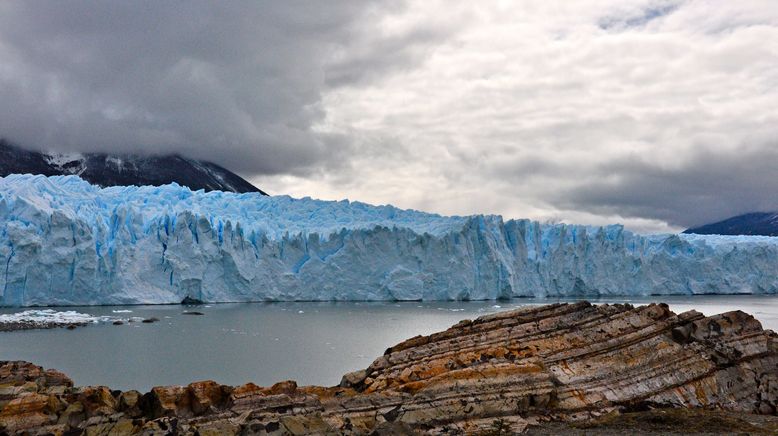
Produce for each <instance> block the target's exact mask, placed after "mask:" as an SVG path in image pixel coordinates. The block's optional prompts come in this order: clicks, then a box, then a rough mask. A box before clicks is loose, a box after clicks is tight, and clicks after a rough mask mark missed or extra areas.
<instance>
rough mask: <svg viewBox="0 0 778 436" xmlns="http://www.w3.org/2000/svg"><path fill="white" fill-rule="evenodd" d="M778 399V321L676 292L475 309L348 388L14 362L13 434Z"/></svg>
mask: <svg viewBox="0 0 778 436" xmlns="http://www.w3.org/2000/svg"><path fill="white" fill-rule="evenodd" d="M164 364H174V362H165V363H164ZM706 410H707V411H706ZM776 410H778V335H776V334H775V333H774V332H772V331H770V330H763V329H762V326H761V324H760V323H759V322H758V321H757V320H756V319H754V318H753V317H752V316H750V315H748V314H746V313H743V312H740V311H736V312H729V313H724V314H721V315H715V316H711V317H705V316H703V315H702V314H700V313H698V312H695V311H690V312H685V313H682V314H679V315H676V314H675V313H673V312H671V311H670V310H669V309H668V307H667V306H666V305H663V304H651V305H648V306H640V307H633V306H630V305H618V304H616V305H597V306H594V305H591V304H589V303H587V302H581V303H576V304H554V305H548V306H538V307H532V308H525V309H520V310H516V311H511V312H503V313H498V314H493V315H488V316H484V317H481V318H478V319H476V320H473V321H470V320H466V321H461V322H460V323H458V324H457V325H455V326H453V327H451V328H450V329H448V330H446V331H443V332H440V333H435V334H433V335H430V336H417V337H415V338H412V339H409V340H407V341H405V342H403V343H401V344H398V345H396V346H394V347H391V348H389V349H388V350H387V351H386V353H385V354H384V355H383V356H381V357H379V358H378V359H376V360H375V361H374V362H373V363H372V364H371V365H370V367H368V368H367V369H365V370H362V371H357V372H354V373H350V374H346V375H345V376H344V377H343V381H342V382H341V385H340V386H337V387H318V386H306V387H298V386H297V385H296V383H295V382H293V381H285V382H281V383H277V384H275V385H273V386H271V387H260V386H256V385H254V384H252V383H249V384H246V385H243V386H237V387H232V386H223V385H219V384H217V383H216V382H212V381H203V382H197V383H192V384H190V385H189V386H169V387H157V388H154V389H152V391H151V392H148V393H145V394H141V393H139V392H136V391H128V392H120V391H112V390H110V389H109V388H107V387H102V386H97V387H94V386H90V387H78V388H76V387H73V382H72V381H71V380H70V379H69V378H67V377H66V376H65V375H64V374H62V373H60V372H58V371H55V370H44V369H42V368H40V367H38V366H35V365H33V364H30V363H26V362H0V433H3V432H6V433H10V434H14V433H25V432H26V433H27V434H90V435H92V434H136V433H144V434H199V435H207V434H370V433H374V434H416V433H422V434H511V433H518V432H522V431H525V430H526V431H530V432H533V433H537V434H555V433H560V432H562V430H563V429H567V430H570V431H573V430H572V429H573V428H581V429H585V428H592V426H594V427H596V426H598V425H600V426H605V427H603V428H607V426H608V425H615V426H616V427H613V429H614V433H613V434H624V428H630V427H629V426H630V425H640V422H641V421H640V419H641V418H640V417H641V416H642V417H643V418H645V417H646V416H648V417H649V418H648V419H649V420H650V422H651V423H652V425H653V424H656V423H657V422H658V423H659V424H661V423H662V422H667V423H670V424H672V423H675V422H678V423H684V422H687V423H696V424H697V425H698V426H699V425H701V423H705V422H707V421H704V420H705V419H713V418H715V419H713V421H711V422H716V423H728V424H726V425H728V426H730V427H727V428H726V429H723V427H722V429H723V430H722V431H733V430H737V431H752V430H753V431H754V432H760V431H764V432H770V431H773V430H774V431H778V420H776V419H775V416H776ZM639 411H644V412H640V413H637V414H635V412H639ZM645 411H648V412H645ZM641 413H642V415H641ZM645 414H648V415H645ZM679 414H680V415H679ZM756 415H761V416H756ZM636 416H637V417H636ZM738 416H742V417H747V416H753V417H755V418H759V419H753V420H751V421H749V422H745V421H742V420H741V421H738V420H737V417H738ZM711 417H713V418H711ZM662 420H666V421H662ZM684 420H685V421H684ZM728 420H729V421H728ZM732 420H734V424H732V422H730V421H732ZM570 423H573V425H575V426H578V427H569V425H571V424H570ZM630 423H632V424H630ZM619 425H621V426H622V427H619ZM681 425H684V424H681ZM721 425H724V424H721ZM733 425H734V426H735V427H738V426H739V428H732V426H733ZM560 426H563V427H560ZM587 426H588V427H587ZM624 426H626V427H624ZM544 429H545V430H544ZM771 429H772V430H771ZM567 430H565V431H567ZM679 430H680V431H684V430H687V429H679ZM704 430H706V429H705V428H703V429H702V431H704ZM709 430H711V431H713V432H715V431H716V429H709ZM544 431H550V432H551V433H543V432H544ZM582 431H583V430H582Z"/></svg>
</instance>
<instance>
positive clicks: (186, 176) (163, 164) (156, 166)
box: [0, 139, 267, 195]
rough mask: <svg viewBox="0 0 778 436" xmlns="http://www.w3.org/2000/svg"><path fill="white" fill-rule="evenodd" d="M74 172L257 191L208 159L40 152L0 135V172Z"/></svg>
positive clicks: (104, 182) (126, 181) (93, 179)
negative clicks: (2, 137)
mask: <svg viewBox="0 0 778 436" xmlns="http://www.w3.org/2000/svg"><path fill="white" fill-rule="evenodd" d="M14 173H17V174H26V173H29V174H43V175H45V176H55V175H68V174H75V175H78V176H80V177H81V178H82V179H84V180H86V181H88V182H89V183H92V184H94V185H99V186H126V185H155V186H158V185H166V184H169V183H172V182H176V183H178V184H179V185H182V186H186V187H188V188H189V189H192V190H198V189H203V190H205V191H229V192H238V193H243V192H258V193H260V194H263V195H267V194H266V193H264V192H263V191H261V190H260V189H259V188H257V187H256V186H254V185H252V184H251V183H249V182H248V181H246V180H245V179H243V178H242V177H240V176H239V175H237V174H235V173H233V172H231V171H229V170H227V169H225V168H222V167H220V166H219V165H216V164H214V163H211V162H204V161H199V160H194V159H187V158H185V157H182V156H178V155H166V156H139V155H129V154H127V155H118V154H117V155H109V154H101V153H42V152H37V151H30V150H25V149H22V148H19V147H17V146H15V145H13V144H11V143H10V142H8V141H6V140H3V139H0V176H2V177H5V176H7V175H8V174H14Z"/></svg>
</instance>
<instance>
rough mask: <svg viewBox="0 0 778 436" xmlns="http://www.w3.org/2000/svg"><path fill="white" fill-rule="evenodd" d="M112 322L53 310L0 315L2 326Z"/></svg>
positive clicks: (109, 318)
mask: <svg viewBox="0 0 778 436" xmlns="http://www.w3.org/2000/svg"><path fill="white" fill-rule="evenodd" d="M112 320H113V318H111V317H107V316H94V315H89V314H86V313H80V312H76V311H73V310H68V311H63V312H60V311H56V310H53V309H33V310H25V311H23V312H17V313H9V314H3V315H0V324H8V323H16V322H23V323H32V324H39V325H42V326H43V325H51V324H56V325H67V324H91V323H98V322H108V321H112Z"/></svg>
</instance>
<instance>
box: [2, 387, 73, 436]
mask: <svg viewBox="0 0 778 436" xmlns="http://www.w3.org/2000/svg"><path fill="white" fill-rule="evenodd" d="M58 408H59V404H58V401H57V399H56V397H53V396H50V395H41V394H34V393H25V394H23V395H21V396H19V397H17V398H14V399H12V400H10V401H9V402H8V403H7V404H6V405H5V406H4V407H3V410H2V411H0V429H5V430H6V431H17V430H23V429H30V428H35V427H41V426H44V425H48V424H53V423H55V422H56V421H57V414H56V413H57V411H58V410H57V409H58Z"/></svg>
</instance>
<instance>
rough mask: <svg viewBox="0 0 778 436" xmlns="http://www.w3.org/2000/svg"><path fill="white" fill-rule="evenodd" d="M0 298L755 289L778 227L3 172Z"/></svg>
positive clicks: (764, 279) (71, 300) (53, 301)
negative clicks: (540, 219)
mask: <svg viewBox="0 0 778 436" xmlns="http://www.w3.org/2000/svg"><path fill="white" fill-rule="evenodd" d="M0 228H1V229H0V230H1V231H2V234H1V235H0V261H2V262H4V264H2V265H0V268H2V269H1V270H0V305H1V306H30V305H65V304H68V305H81V304H84V305H88V304H130V303H178V302H180V301H181V300H182V299H183V298H184V297H186V296H189V297H192V298H197V299H200V300H203V301H211V302H226V301H277V300H325V301H326V300H465V299H470V300H476V299H496V298H508V297H514V296H542V297H548V296H566V295H581V296H595V295H649V294H705V293H754V294H765V293H769V294H775V293H776V290H777V289H778V263H777V261H778V238H770V237H737V236H734V237H733V236H701V235H675V234H673V235H650V236H643V235H638V234H635V233H632V232H629V231H627V230H624V229H623V228H622V227H621V226H618V225H613V226H607V227H587V226H577V225H565V224H553V225H546V224H539V223H537V222H533V221H528V220H509V221H504V220H503V219H502V218H501V217H499V216H480V215H479V216H470V217H443V216H440V215H435V214H427V213H423V212H418V211H411V210H401V209H397V208H395V207H392V206H370V205H367V204H364V203H358V202H348V201H340V202H328V201H317V200H311V199H308V198H304V199H292V198H290V197H286V196H278V197H266V196H261V195H257V194H233V193H224V192H218V191H214V192H209V193H204V192H202V191H196V192H192V191H190V190H189V189H188V188H185V187H181V186H178V185H175V184H173V185H166V186H160V187H153V186H142V187H135V186H130V187H110V188H104V189H101V188H99V187H96V186H93V185H90V184H89V183H87V182H85V181H83V180H81V179H80V178H78V177H76V176H55V177H44V176H31V175H11V176H8V177H5V178H2V179H0Z"/></svg>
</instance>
